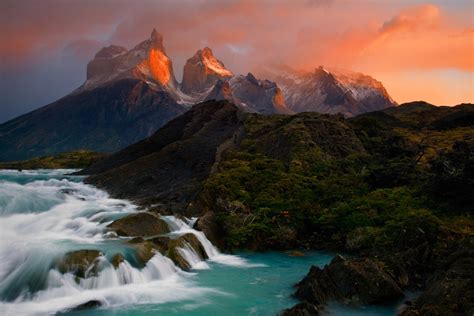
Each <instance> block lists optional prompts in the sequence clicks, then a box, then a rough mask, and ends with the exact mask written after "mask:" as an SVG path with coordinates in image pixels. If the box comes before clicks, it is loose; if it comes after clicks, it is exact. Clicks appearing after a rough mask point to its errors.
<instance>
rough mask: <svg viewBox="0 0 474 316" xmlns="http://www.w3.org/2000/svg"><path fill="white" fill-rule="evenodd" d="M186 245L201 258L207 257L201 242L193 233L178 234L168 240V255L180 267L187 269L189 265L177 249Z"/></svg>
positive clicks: (189, 268)
mask: <svg viewBox="0 0 474 316" xmlns="http://www.w3.org/2000/svg"><path fill="white" fill-rule="evenodd" d="M186 246H189V247H191V248H192V249H193V250H194V251H195V252H196V254H197V255H198V257H199V258H200V259H201V260H205V259H207V258H208V256H207V253H206V250H205V249H204V247H203V246H202V244H201V242H200V241H199V240H198V239H197V237H196V236H195V235H194V234H191V233H187V234H184V235H182V236H179V237H178V238H177V239H173V240H170V242H169V250H168V257H169V258H170V259H171V260H173V262H174V263H175V264H176V265H177V266H179V267H180V268H181V269H183V270H185V271H189V270H191V266H190V264H189V263H188V262H187V261H186V259H185V258H184V257H183V255H182V254H181V252H180V251H179V249H180V248H186Z"/></svg>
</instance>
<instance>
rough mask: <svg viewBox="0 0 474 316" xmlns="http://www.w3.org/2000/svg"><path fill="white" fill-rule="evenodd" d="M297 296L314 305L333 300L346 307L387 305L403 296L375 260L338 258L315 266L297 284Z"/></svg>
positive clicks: (380, 264) (393, 281)
mask: <svg viewBox="0 0 474 316" xmlns="http://www.w3.org/2000/svg"><path fill="white" fill-rule="evenodd" d="M295 295H296V297H297V298H299V299H300V300H306V301H308V302H309V303H311V304H314V305H322V304H325V303H326V302H328V301H330V300H337V301H339V302H342V303H344V304H386V303H393V302H396V301H398V300H399V299H401V298H402V297H403V296H404V295H403V292H402V290H401V289H400V287H399V286H398V284H397V283H396V282H395V280H394V279H393V278H392V277H391V276H390V275H389V274H388V273H387V272H386V271H385V270H384V268H383V264H382V263H380V262H377V261H375V259H368V258H363V259H345V258H344V257H342V256H336V257H335V258H334V259H333V260H332V261H331V263H330V264H329V265H328V266H326V267H324V269H320V268H318V267H316V266H312V267H311V269H310V271H309V273H308V275H307V276H306V277H305V278H304V279H303V280H302V281H301V282H300V283H299V284H298V285H297V291H296V294H295Z"/></svg>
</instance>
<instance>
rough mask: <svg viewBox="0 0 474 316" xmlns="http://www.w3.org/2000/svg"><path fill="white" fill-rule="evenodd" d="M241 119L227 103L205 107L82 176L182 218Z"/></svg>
mask: <svg viewBox="0 0 474 316" xmlns="http://www.w3.org/2000/svg"><path fill="white" fill-rule="evenodd" d="M240 126H241V113H240V111H239V110H238V109H237V108H236V107H235V106H234V105H232V104H230V103H228V102H227V101H220V102H205V103H201V104H198V105H195V106H194V107H193V108H192V109H191V110H190V111H188V112H187V113H186V114H184V115H183V116H181V117H179V118H178V119H176V120H173V121H172V122H170V123H169V124H167V125H166V126H165V127H163V128H162V129H160V130H159V131H158V132H157V133H155V134H154V135H153V136H151V137H150V138H148V139H145V140H143V141H141V142H139V143H137V144H134V145H133V146H130V147H128V148H126V149H124V150H122V151H120V152H118V153H116V154H114V155H111V156H109V157H107V158H106V159H103V160H101V161H100V162H98V163H97V164H93V165H92V166H90V167H89V168H86V169H85V170H83V171H82V174H90V175H92V176H90V177H89V178H87V179H86V182H88V183H92V184H94V185H97V186H98V187H100V188H104V189H106V190H107V191H108V192H110V193H111V194H112V195H114V196H117V197H121V198H127V199H132V200H134V201H136V202H138V203H141V204H146V205H152V204H153V205H154V207H155V208H159V209H162V210H163V209H164V210H166V211H170V210H172V211H176V212H183V211H184V210H185V209H186V208H187V207H188V204H189V202H191V201H192V199H193V198H194V197H195V195H196V193H197V191H198V189H199V185H200V183H201V182H202V181H203V180H205V179H207V177H208V176H209V174H210V172H211V169H212V166H213V165H214V163H215V162H216V155H217V153H218V149H219V146H220V145H221V144H223V143H224V142H226V141H230V142H233V139H234V133H235V132H236V131H237V130H238V129H239V128H240Z"/></svg>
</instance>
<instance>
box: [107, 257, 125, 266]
mask: <svg viewBox="0 0 474 316" xmlns="http://www.w3.org/2000/svg"><path fill="white" fill-rule="evenodd" d="M124 260H125V259H124V257H123V255H122V254H121V253H117V254H115V255H114V256H113V257H112V259H111V260H110V263H112V265H113V266H114V268H115V269H117V268H118V267H119V265H120V264H121V263H122V262H124Z"/></svg>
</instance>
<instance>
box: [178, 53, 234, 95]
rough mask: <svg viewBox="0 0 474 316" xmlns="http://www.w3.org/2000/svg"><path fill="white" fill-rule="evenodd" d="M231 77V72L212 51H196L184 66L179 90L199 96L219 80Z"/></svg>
mask: <svg viewBox="0 0 474 316" xmlns="http://www.w3.org/2000/svg"><path fill="white" fill-rule="evenodd" d="M232 76H233V74H232V72H231V71H230V70H228V69H226V68H225V66H224V64H223V63H222V62H221V61H220V60H218V59H217V58H215V57H214V55H213V53H212V50H211V49H210V48H209V47H205V48H203V49H200V50H198V51H197V52H196V54H194V56H193V57H191V58H190V59H188V60H187V62H186V64H185V65H184V70H183V81H182V82H181V90H182V91H183V92H185V93H188V94H200V93H203V92H205V91H207V90H209V89H210V88H212V87H213V86H214V85H215V84H216V83H217V81H218V80H219V79H226V78H230V77H232Z"/></svg>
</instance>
